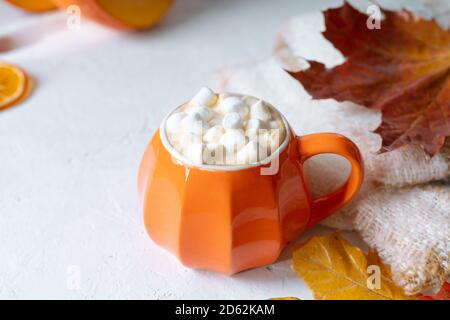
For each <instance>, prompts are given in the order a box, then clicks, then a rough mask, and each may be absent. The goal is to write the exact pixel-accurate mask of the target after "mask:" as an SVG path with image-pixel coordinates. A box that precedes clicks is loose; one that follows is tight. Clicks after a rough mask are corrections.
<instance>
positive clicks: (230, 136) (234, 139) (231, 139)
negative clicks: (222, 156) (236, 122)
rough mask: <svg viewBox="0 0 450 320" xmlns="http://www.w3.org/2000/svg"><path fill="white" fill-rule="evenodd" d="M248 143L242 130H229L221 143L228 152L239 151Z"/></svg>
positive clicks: (221, 139)
mask: <svg viewBox="0 0 450 320" xmlns="http://www.w3.org/2000/svg"><path fill="white" fill-rule="evenodd" d="M245 142H246V139H245V135H244V132H243V131H242V130H235V129H234V130H227V132H225V133H224V134H223V136H222V137H221V138H220V143H221V144H222V145H223V146H224V147H225V148H226V149H227V151H234V150H238V149H239V148H240V147H242V146H243V145H244V144H245Z"/></svg>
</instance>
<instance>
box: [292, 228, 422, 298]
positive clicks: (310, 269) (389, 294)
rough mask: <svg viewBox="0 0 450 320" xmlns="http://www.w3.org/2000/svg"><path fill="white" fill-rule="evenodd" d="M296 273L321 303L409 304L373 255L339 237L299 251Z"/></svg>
mask: <svg viewBox="0 0 450 320" xmlns="http://www.w3.org/2000/svg"><path fill="white" fill-rule="evenodd" d="M293 260H294V269H295V271H296V272H297V274H298V275H299V276H300V277H302V278H303V279H304V280H305V282H306V283H307V284H308V286H309V287H310V289H311V290H312V291H313V294H314V298H315V299H321V300H410V299H415V297H414V296H407V295H405V294H404V293H403V290H402V289H401V288H399V287H397V286H396V285H395V284H394V282H393V281H392V279H391V273H390V268H389V267H387V266H386V265H384V264H383V263H382V262H381V260H380V259H379V257H378V255H377V254H376V253H374V252H373V251H371V252H369V254H368V255H367V256H366V255H365V254H364V253H363V252H362V251H361V249H360V248H358V247H355V246H353V245H351V244H350V243H349V242H348V241H347V240H345V239H344V238H343V237H342V236H341V235H340V234H339V233H334V234H330V235H326V236H321V237H313V238H311V239H310V240H309V241H308V242H306V243H305V244H303V245H301V246H299V247H296V248H295V250H294V255H293Z"/></svg>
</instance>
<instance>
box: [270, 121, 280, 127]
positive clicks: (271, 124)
mask: <svg viewBox="0 0 450 320" xmlns="http://www.w3.org/2000/svg"><path fill="white" fill-rule="evenodd" d="M268 127H269V129H280V121H277V120H272V121H269V125H268Z"/></svg>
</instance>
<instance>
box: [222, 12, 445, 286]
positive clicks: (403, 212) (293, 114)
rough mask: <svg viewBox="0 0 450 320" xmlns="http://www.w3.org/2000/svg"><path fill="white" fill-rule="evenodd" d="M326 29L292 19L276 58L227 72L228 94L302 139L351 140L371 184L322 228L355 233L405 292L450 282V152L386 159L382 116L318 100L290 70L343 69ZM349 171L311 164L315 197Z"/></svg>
mask: <svg viewBox="0 0 450 320" xmlns="http://www.w3.org/2000/svg"><path fill="white" fill-rule="evenodd" d="M323 30H324V23H323V17H322V15H321V13H317V14H308V15H303V16H300V17H298V18H295V19H293V20H292V21H290V22H289V23H288V24H287V25H286V26H285V27H284V28H283V29H282V32H281V33H280V36H279V41H278V45H277V47H276V50H275V55H274V56H272V57H270V58H268V59H266V60H263V61H259V62H257V63H251V64H248V65H243V66H239V67H236V68H232V69H228V70H223V71H222V72H220V73H219V74H218V75H219V79H220V81H221V84H222V89H224V90H226V91H231V92H241V93H245V94H250V95H254V96H258V97H261V98H262V99H264V100H266V101H268V102H270V103H272V104H273V105H275V106H276V107H277V108H278V109H280V111H281V112H282V113H283V114H284V115H285V116H286V118H287V119H288V120H289V121H290V123H291V125H292V126H293V128H294V129H295V131H296V132H297V133H298V134H301V135H304V134H308V133H314V132H336V133H340V134H343V135H345V136H347V137H349V138H350V139H352V140H353V141H354V142H355V143H356V144H357V145H358V147H359V148H360V150H361V153H362V154H363V157H364V160H365V169H366V176H365V181H364V182H363V186H362V189H361V192H360V193H359V195H358V196H357V197H356V198H355V199H354V200H353V201H352V202H351V203H350V204H348V205H347V206H346V207H344V208H343V209H341V210H340V211H339V212H338V213H337V214H335V215H333V216H331V217H330V218H328V219H326V220H325V221H324V222H323V224H324V225H326V226H329V227H334V228H338V229H344V230H356V231H357V232H358V233H359V234H360V235H361V237H362V238H363V239H364V240H365V241H366V242H367V244H368V245H369V246H371V247H372V248H374V249H376V250H377V251H378V252H379V253H380V256H381V258H382V259H383V261H384V262H385V263H386V264H389V265H391V268H392V272H393V277H394V280H395V281H396V283H397V284H398V285H400V286H402V287H403V288H404V290H405V292H407V293H409V294H413V293H416V292H419V291H422V290H425V289H428V288H430V287H438V286H440V285H441V284H442V282H443V281H444V280H445V279H446V278H448V277H449V276H450V272H449V256H450V185H448V184H445V183H438V184H435V183H432V182H433V181H445V180H446V179H448V178H449V176H450V152H449V149H450V148H449V147H448V146H446V147H444V148H443V149H442V151H441V153H439V154H437V155H436V156H434V157H433V158H431V159H430V158H429V157H428V156H427V155H426V154H425V152H424V151H423V150H422V149H420V148H418V147H414V146H405V147H402V148H399V149H397V150H395V151H391V152H388V153H383V154H379V153H378V150H379V149H380V147H381V138H380V137H379V136H378V135H377V134H374V133H373V130H375V129H376V128H377V127H378V125H379V124H380V121H381V115H380V113H379V111H377V110H371V109H368V108H364V107H361V106H358V105H355V104H353V103H350V102H343V103H342V102H337V101H334V100H331V99H327V100H312V99H311V97H310V95H309V94H308V93H307V92H306V91H305V90H304V89H303V88H302V87H301V85H300V84H299V83H298V82H297V81H296V80H294V79H293V78H291V77H290V76H289V75H288V74H287V73H286V72H285V71H284V70H283V68H288V69H290V70H293V69H303V68H307V67H308V64H307V63H306V61H305V60H304V59H312V60H317V61H321V62H324V63H325V64H326V65H327V66H333V65H336V64H339V63H341V62H343V57H342V56H341V54H340V53H339V52H338V51H337V50H335V49H334V48H333V46H332V45H331V44H330V43H329V42H327V41H326V40H325V39H324V38H323V37H322V35H321V34H320V32H321V31H323ZM299 57H302V58H299ZM349 170H350V169H349V165H348V163H347V162H346V161H345V160H343V159H342V158H340V157H337V156H334V155H320V156H316V157H313V158H311V159H309V160H308V161H307V162H306V163H305V174H306V175H307V176H308V177H309V179H308V180H309V181H310V183H311V189H312V193H313V195H314V196H318V195H321V194H325V193H327V192H330V191H332V190H334V189H336V187H338V186H339V185H340V184H341V183H342V182H343V181H345V179H346V178H347V176H348V174H349Z"/></svg>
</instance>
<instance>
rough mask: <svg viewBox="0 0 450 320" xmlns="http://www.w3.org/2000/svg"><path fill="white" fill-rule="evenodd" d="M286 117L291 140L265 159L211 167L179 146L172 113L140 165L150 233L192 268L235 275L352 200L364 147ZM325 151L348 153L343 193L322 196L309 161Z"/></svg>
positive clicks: (271, 255)
mask: <svg viewBox="0 0 450 320" xmlns="http://www.w3.org/2000/svg"><path fill="white" fill-rule="evenodd" d="M271 108H273V107H272V106H271ZM273 110H276V109H274V108H273ZM280 119H282V122H283V125H284V126H285V128H286V132H285V136H284V140H283V141H281V143H280V145H279V147H278V149H277V150H276V151H275V152H273V153H272V154H271V155H270V156H269V157H267V158H266V159H265V160H264V161H258V162H255V163H250V164H246V165H206V164H193V163H190V161H189V160H187V159H185V158H183V157H182V156H180V154H179V153H177V152H176V150H175V149H174V148H173V146H172V145H171V143H170V141H169V139H168V137H167V134H166V128H165V125H166V120H167V117H166V119H165V120H164V121H163V122H162V125H161V127H160V129H159V130H158V131H157V132H156V133H155V134H154V135H153V138H152V139H151V142H150V144H149V145H148V147H147V149H146V151H145V154H144V156H143V159H142V162H141V165H140V169H139V178H138V188H139V193H140V196H141V199H142V203H143V212H144V222H145V227H146V229H147V232H148V233H149V235H150V237H151V238H152V239H153V240H154V241H155V242H156V243H157V244H158V245H160V246H162V247H164V248H166V249H168V250H169V251H171V252H172V253H173V254H174V255H175V256H177V257H178V259H179V260H180V261H181V262H182V263H183V264H184V265H185V266H187V267H190V268H196V269H206V270H212V271H216V272H221V273H225V274H234V273H237V272H239V271H242V270H246V269H250V268H255V267H259V266H263V265H267V264H270V263H273V262H275V261H276V260H277V258H278V256H279V254H280V252H281V251H282V249H283V248H284V246H285V245H286V244H287V243H288V242H290V241H292V240H295V238H297V237H298V236H299V235H300V234H301V233H302V232H303V231H304V230H305V229H307V228H309V227H311V226H313V225H315V224H317V223H318V222H320V221H321V220H322V219H324V218H326V217H328V216H329V215H331V214H332V213H334V212H335V211H336V210H337V209H339V208H340V207H342V206H343V205H345V204H346V203H348V202H349V201H350V200H351V199H352V198H353V197H354V196H355V194H356V193H357V192H358V190H359V188H360V186H361V182H362V179H363V160H362V158H361V154H360V152H359V150H358V148H357V147H356V145H355V144H354V143H353V142H352V141H350V140H349V139H348V138H346V137H344V136H341V135H338V134H335V133H317V134H310V135H305V136H296V135H295V134H294V132H293V131H292V129H291V128H290V126H289V125H288V123H287V122H286V120H285V118H284V117H283V116H281V117H280ZM323 153H332V154H337V155H340V156H343V157H345V158H346V159H347V160H348V161H349V162H350V164H351V173H350V175H349V177H348V179H347V181H346V182H345V183H344V184H343V185H342V186H341V187H339V188H338V189H337V190H336V191H334V192H332V193H330V194H327V195H324V196H321V197H319V198H316V199H314V198H313V197H312V195H311V192H310V188H309V186H308V184H307V182H306V181H305V176H304V172H303V164H304V162H305V161H306V160H307V159H309V158H310V157H312V156H315V155H318V154H323ZM274 168H275V169H274Z"/></svg>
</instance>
